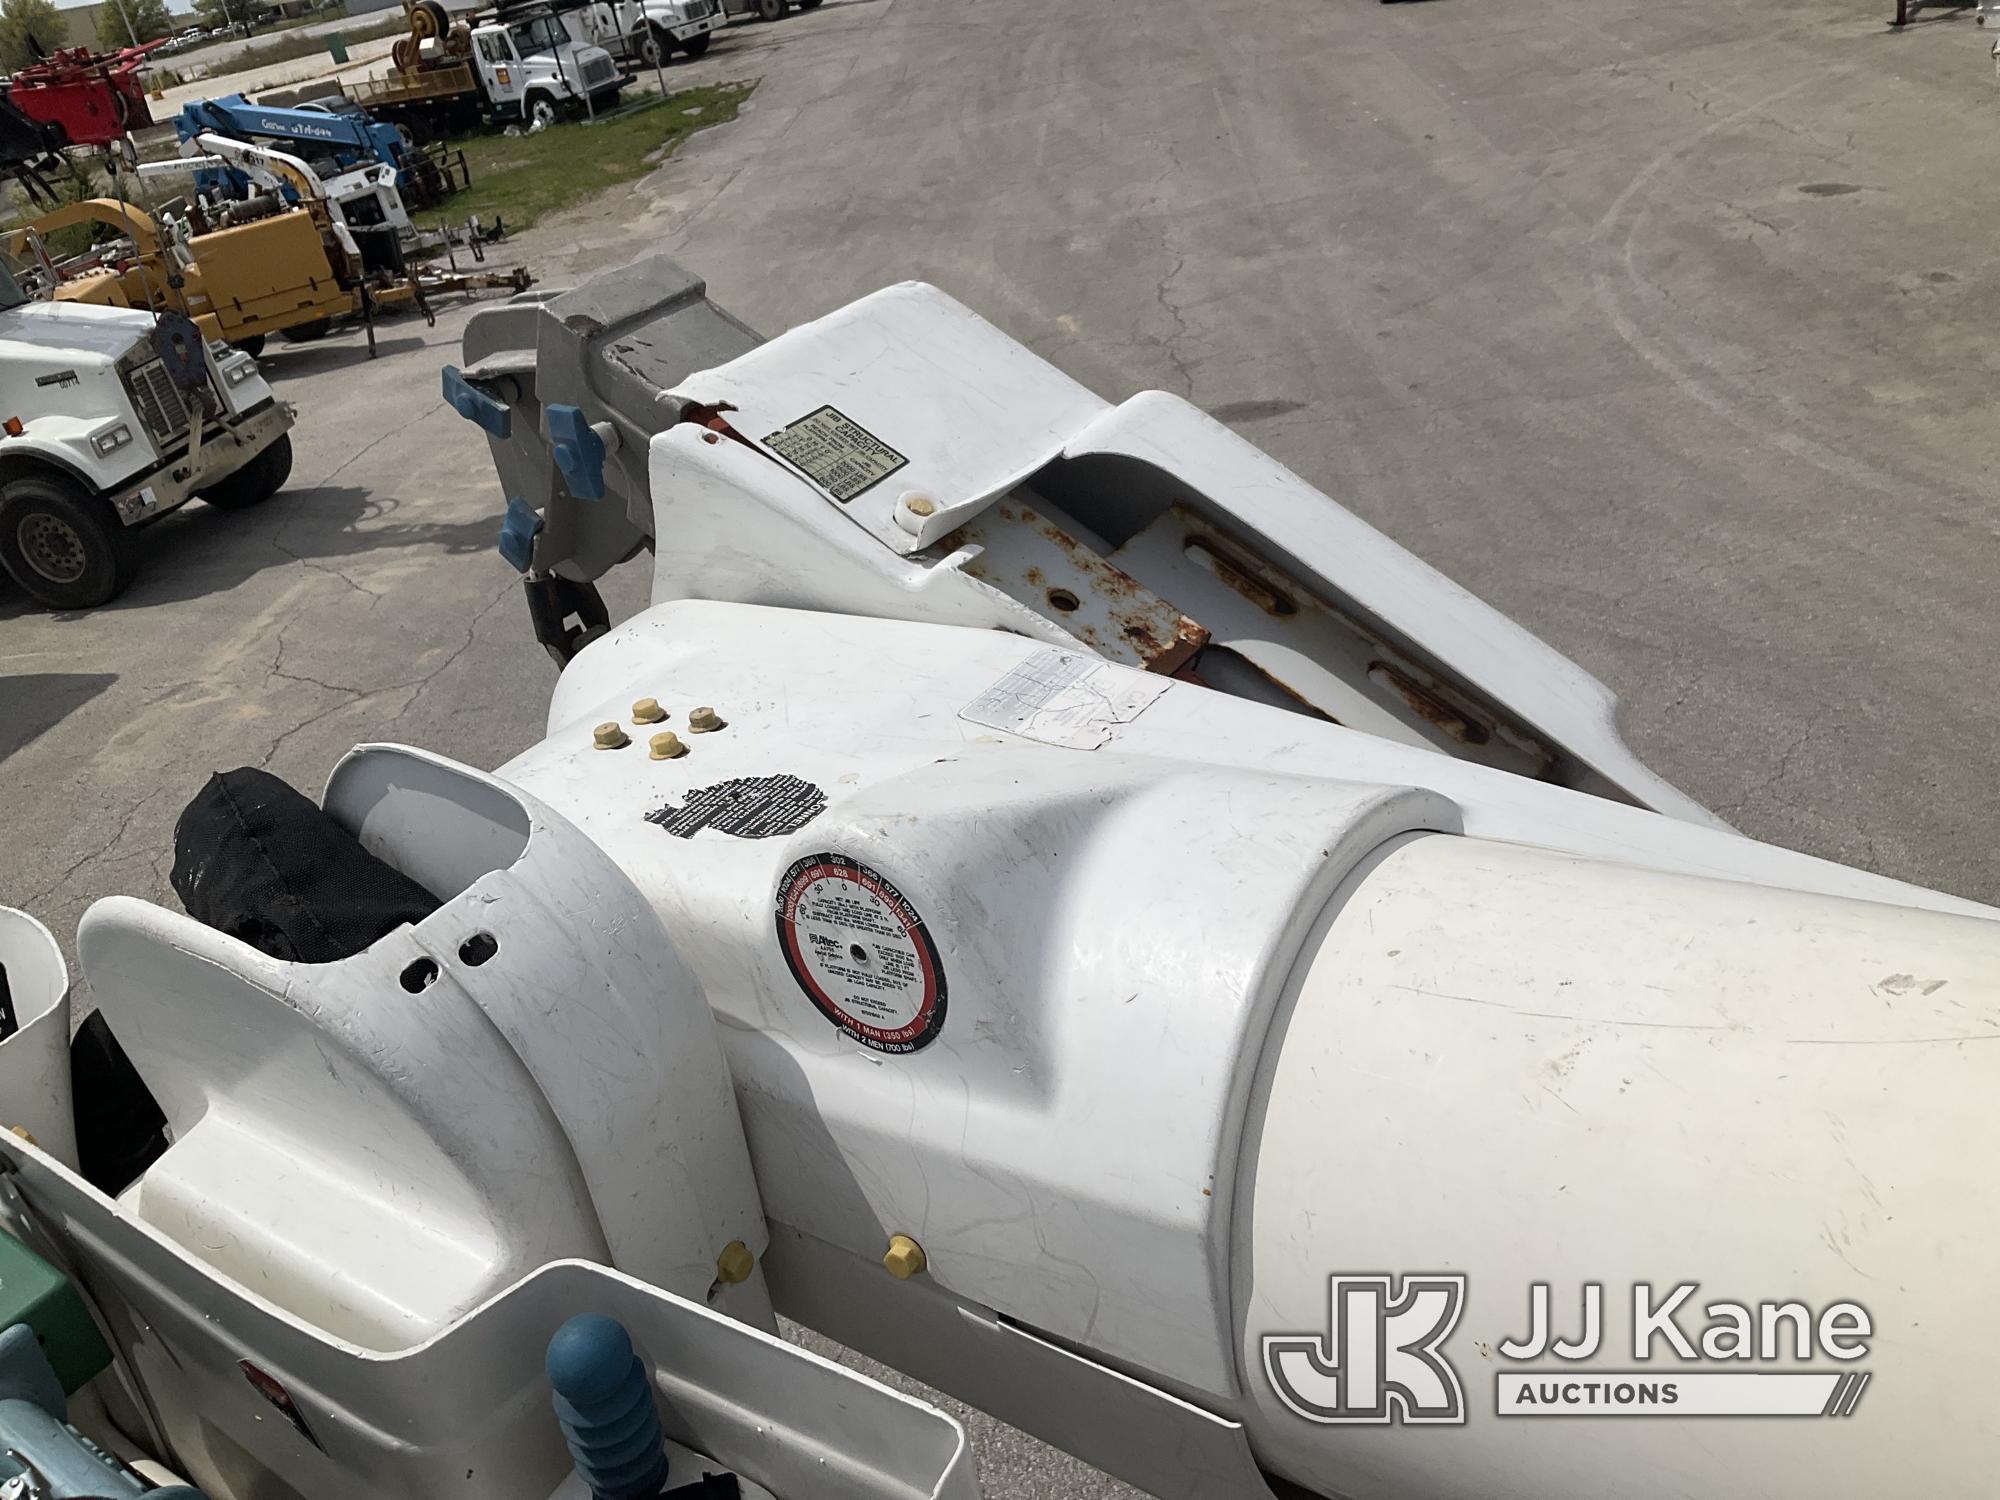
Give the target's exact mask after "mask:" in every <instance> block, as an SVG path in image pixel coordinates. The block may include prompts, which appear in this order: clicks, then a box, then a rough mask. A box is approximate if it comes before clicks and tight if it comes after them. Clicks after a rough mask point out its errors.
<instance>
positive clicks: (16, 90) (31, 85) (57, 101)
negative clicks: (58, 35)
mask: <svg viewBox="0 0 2000 1500" xmlns="http://www.w3.org/2000/svg"><path fill="white" fill-rule="evenodd" d="M165 40H166V38H165V37H162V38H160V39H159V41H152V42H148V43H146V44H145V45H144V46H143V47H123V48H120V49H119V50H118V51H116V52H92V51H91V50H90V49H89V48H88V47H70V48H66V49H65V50H63V51H61V52H55V53H51V54H50V55H49V56H48V57H45V58H43V59H42V60H41V61H40V62H38V63H35V64H33V65H32V66H30V67H26V68H23V69H21V71H20V72H18V73H16V74H15V75H14V82H13V84H12V86H11V88H10V90H9V97H11V98H12V99H13V101H14V103H15V105H16V106H18V107H19V109H20V111H21V113H22V114H24V115H26V116H27V117H28V118H29V119H31V120H40V121H42V122H43V123H44V124H48V125H52V126H54V127H56V128H57V129H58V130H60V131H62V133H63V138H64V144H66V145H71V146H102V145H107V144H109V143H110V142H112V141H115V140H117V139H119V138H120V137H121V136H123V135H124V134H125V132H126V131H128V130H138V129H140V128H141V127H142V126H146V125H150V124H152V123H153V113H152V111H151V110H149V109H148V108H147V107H146V89H145V85H144V84H142V83H140V82H139V69H140V68H141V67H143V66H144V65H145V62H146V54H147V53H148V52H151V51H152V50H153V49H154V48H155V47H157V46H159V45H160V42H163V41H165Z"/></svg>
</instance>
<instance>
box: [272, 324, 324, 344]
mask: <svg viewBox="0 0 2000 1500" xmlns="http://www.w3.org/2000/svg"><path fill="white" fill-rule="evenodd" d="M332 328H333V319H331V318H314V319H313V320H312V321H311V322H310V323H294V324H293V325H292V326H291V327H290V328H280V329H279V330H278V337H279V338H281V339H283V340H284V341H285V342H286V343H288V344H310V343H313V342H314V341H315V340H318V339H323V338H325V337H326V336H327V334H328V333H329V332H330V331H331V330H332Z"/></svg>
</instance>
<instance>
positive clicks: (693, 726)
mask: <svg viewBox="0 0 2000 1500" xmlns="http://www.w3.org/2000/svg"><path fill="white" fill-rule="evenodd" d="M723 727H724V725H723V722H722V720H720V719H718V718H717V717H716V716H715V710H714V709H712V708H697V709H695V710H694V711H693V712H691V713H690V714H689V715H688V728H689V729H690V730H692V731H693V732H694V733H696V734H708V733H710V732H711V731H713V730H717V729H721V728H723Z"/></svg>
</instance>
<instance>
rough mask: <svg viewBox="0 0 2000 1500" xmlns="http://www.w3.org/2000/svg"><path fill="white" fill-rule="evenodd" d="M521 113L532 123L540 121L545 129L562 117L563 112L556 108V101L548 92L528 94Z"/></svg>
mask: <svg viewBox="0 0 2000 1500" xmlns="http://www.w3.org/2000/svg"><path fill="white" fill-rule="evenodd" d="M521 113H522V115H523V116H525V117H526V119H527V120H528V122H529V123H530V124H533V123H535V122H536V121H540V122H541V125H542V128H543V129H545V130H546V129H547V128H548V127H549V126H551V125H553V124H555V122H556V121H557V120H559V119H561V118H562V112H561V111H560V110H558V109H557V108H556V101H555V100H553V99H551V98H550V97H549V96H548V95H547V94H530V95H528V97H527V100H526V102H525V103H523V104H522V106H521Z"/></svg>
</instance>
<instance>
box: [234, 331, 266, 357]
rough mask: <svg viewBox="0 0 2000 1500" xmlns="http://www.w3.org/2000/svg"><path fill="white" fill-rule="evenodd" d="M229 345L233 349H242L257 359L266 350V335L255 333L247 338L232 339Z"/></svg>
mask: <svg viewBox="0 0 2000 1500" xmlns="http://www.w3.org/2000/svg"><path fill="white" fill-rule="evenodd" d="M229 345H230V347H231V348H232V349H241V350H242V351H243V352H244V353H245V354H247V355H249V356H250V357H251V358H252V359H255V358H256V357H257V356H258V355H260V354H262V353H263V352H264V335H263V334H261V333H253V334H251V335H250V337H249V338H247V339H231V340H230V341H229Z"/></svg>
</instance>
